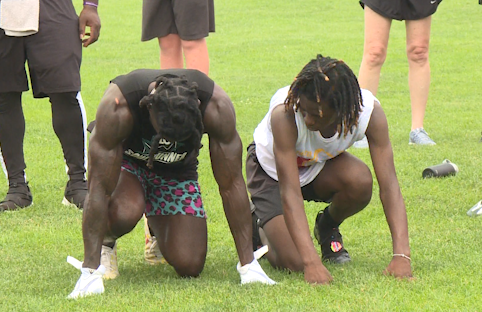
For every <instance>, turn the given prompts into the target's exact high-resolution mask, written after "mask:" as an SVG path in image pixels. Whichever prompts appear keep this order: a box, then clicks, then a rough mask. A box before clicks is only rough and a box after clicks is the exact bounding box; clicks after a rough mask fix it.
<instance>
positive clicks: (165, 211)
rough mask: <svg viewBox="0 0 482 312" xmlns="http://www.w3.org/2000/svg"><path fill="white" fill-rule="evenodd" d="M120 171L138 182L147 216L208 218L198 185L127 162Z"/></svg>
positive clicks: (126, 160) (194, 182)
mask: <svg viewBox="0 0 482 312" xmlns="http://www.w3.org/2000/svg"><path fill="white" fill-rule="evenodd" d="M121 170H123V171H127V172H130V173H132V174H134V175H135V176H136V177H137V178H138V179H139V182H141V185H142V188H143V189H144V197H145V199H146V209H145V214H146V216H158V215H162V216H168V215H177V214H182V215H192V216H194V217H199V218H207V216H206V212H205V211H204V207H203V202H202V199H201V190H200V188H199V184H198V182H197V181H195V180H179V179H171V178H167V177H162V176H159V175H157V174H155V173H154V172H151V171H149V170H147V169H145V168H142V167H139V165H138V164H136V163H135V162H133V161H130V160H129V159H126V158H124V159H123V160H122V166H121Z"/></svg>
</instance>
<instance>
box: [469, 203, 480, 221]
mask: <svg viewBox="0 0 482 312" xmlns="http://www.w3.org/2000/svg"><path fill="white" fill-rule="evenodd" d="M467 215H468V216H470V217H477V216H482V200H481V201H479V202H477V203H476V204H475V205H474V206H473V207H472V208H470V209H469V210H468V211H467Z"/></svg>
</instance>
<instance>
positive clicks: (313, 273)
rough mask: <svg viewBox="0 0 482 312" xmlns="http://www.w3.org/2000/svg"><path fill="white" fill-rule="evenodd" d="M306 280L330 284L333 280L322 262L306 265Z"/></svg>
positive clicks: (313, 282)
mask: <svg viewBox="0 0 482 312" xmlns="http://www.w3.org/2000/svg"><path fill="white" fill-rule="evenodd" d="M304 272H305V281H306V282H307V283H309V284H329V283H330V282H331V281H333V277H332V276H331V274H330V272H329V271H328V269H327V268H326V267H325V266H324V265H323V264H322V263H321V261H320V262H319V263H316V264H313V265H305V268H304Z"/></svg>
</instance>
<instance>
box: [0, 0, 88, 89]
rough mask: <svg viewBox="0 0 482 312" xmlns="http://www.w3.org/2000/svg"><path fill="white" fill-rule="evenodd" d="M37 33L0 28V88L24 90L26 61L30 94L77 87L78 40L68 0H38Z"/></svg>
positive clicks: (79, 56)
mask: <svg viewBox="0 0 482 312" xmlns="http://www.w3.org/2000/svg"><path fill="white" fill-rule="evenodd" d="M39 14H40V15H39V21H40V23H39V31H38V33H36V34H34V35H30V36H25V37H10V36H7V35H5V32H4V31H3V29H0V92H23V91H27V90H28V80H27V73H26V69H25V62H27V63H28V69H29V73H30V80H31V83H32V90H33V95H34V97H36V98H40V97H46V96H47V94H49V93H63V92H78V91H80V63H81V60H82V41H81V40H80V37H79V18H78V16H77V14H76V12H75V9H74V7H73V5H72V1H71V0H49V1H42V0H41V1H40V13H39Z"/></svg>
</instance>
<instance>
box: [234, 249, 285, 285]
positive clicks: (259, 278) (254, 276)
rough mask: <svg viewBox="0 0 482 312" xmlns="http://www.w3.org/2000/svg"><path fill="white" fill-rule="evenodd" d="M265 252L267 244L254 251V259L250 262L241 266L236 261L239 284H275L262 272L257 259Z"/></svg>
mask: <svg viewBox="0 0 482 312" xmlns="http://www.w3.org/2000/svg"><path fill="white" fill-rule="evenodd" d="M267 252H268V246H266V245H265V246H263V247H261V248H260V249H258V250H256V251H255V252H254V254H253V255H254V259H253V261H252V262H251V263H248V264H245V265H243V266H241V263H239V262H238V264H237V265H236V269H237V270H238V273H239V275H240V277H241V285H244V284H249V283H263V284H268V285H274V284H276V282H275V281H273V280H272V279H271V278H269V276H268V275H267V274H266V273H265V272H264V270H263V268H262V267H261V266H260V265H259V263H258V260H257V259H259V258H261V257H262V256H263V255H264V254H265V253H267Z"/></svg>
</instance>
